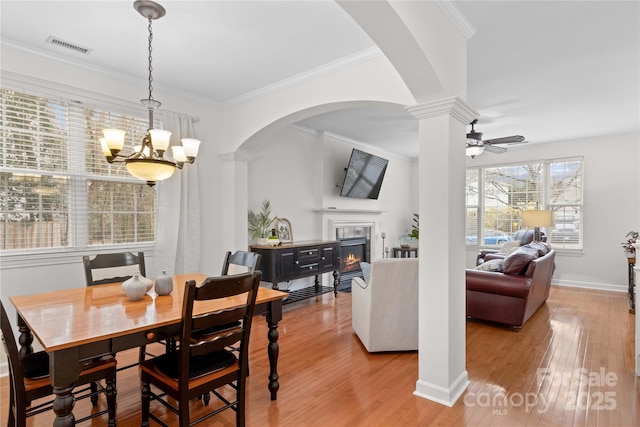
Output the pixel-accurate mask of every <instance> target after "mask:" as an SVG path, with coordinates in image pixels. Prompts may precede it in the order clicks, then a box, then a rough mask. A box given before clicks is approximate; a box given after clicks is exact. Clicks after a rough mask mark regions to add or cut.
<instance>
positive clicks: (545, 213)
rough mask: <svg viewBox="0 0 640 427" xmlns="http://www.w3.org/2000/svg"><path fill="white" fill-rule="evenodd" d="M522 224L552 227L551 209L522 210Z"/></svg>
mask: <svg viewBox="0 0 640 427" xmlns="http://www.w3.org/2000/svg"><path fill="white" fill-rule="evenodd" d="M522 225H523V226H525V227H553V211H551V210H529V211H522Z"/></svg>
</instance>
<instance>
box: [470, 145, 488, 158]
mask: <svg viewBox="0 0 640 427" xmlns="http://www.w3.org/2000/svg"><path fill="white" fill-rule="evenodd" d="M483 151H484V147H483V146H481V145H468V146H467V149H466V151H465V154H466V155H467V156H468V157H471V158H474V157H475V156H477V155H479V154H482V152H483Z"/></svg>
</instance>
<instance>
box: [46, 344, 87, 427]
mask: <svg viewBox="0 0 640 427" xmlns="http://www.w3.org/2000/svg"><path fill="white" fill-rule="evenodd" d="M49 372H50V376H51V384H52V385H53V393H54V394H55V395H56V397H55V399H54V401H53V412H55V414H56V419H55V420H54V421H53V426H54V427H72V426H74V425H75V421H76V419H75V417H74V416H73V406H74V397H73V393H72V391H73V387H74V383H75V382H76V381H77V379H78V377H79V376H80V355H79V353H78V348H77V347H72V348H68V349H64V350H59V351H54V352H52V353H49Z"/></svg>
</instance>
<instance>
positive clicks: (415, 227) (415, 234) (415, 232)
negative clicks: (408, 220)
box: [409, 213, 420, 239]
mask: <svg viewBox="0 0 640 427" xmlns="http://www.w3.org/2000/svg"><path fill="white" fill-rule="evenodd" d="M413 222H414V224H411V233H409V237H411V238H412V239H418V238H419V237H420V215H418V214H417V213H414V214H413Z"/></svg>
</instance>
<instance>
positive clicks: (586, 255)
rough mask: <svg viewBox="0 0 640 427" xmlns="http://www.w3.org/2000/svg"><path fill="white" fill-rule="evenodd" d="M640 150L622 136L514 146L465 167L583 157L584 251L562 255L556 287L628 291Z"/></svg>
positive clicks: (638, 206)
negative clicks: (628, 241)
mask: <svg viewBox="0 0 640 427" xmlns="http://www.w3.org/2000/svg"><path fill="white" fill-rule="evenodd" d="M639 151H640V148H639V145H638V135H623V136H613V137H601V138H591V139H584V140H579V141H566V142H560V143H553V144H529V145H520V146H510V147H509V151H508V152H507V153H505V154H500V155H496V154H491V153H484V154H482V155H481V156H478V157H476V158H475V159H468V160H467V166H473V165H491V164H508V163H516V162H525V161H530V160H541V159H551V158H554V159H556V158H563V157H577V156H582V157H583V158H584V217H583V222H582V224H581V227H582V230H583V235H584V250H583V253H582V254H570V253H566V252H562V251H559V253H558V254H557V257H556V267H557V268H556V272H555V274H554V283H556V284H561V285H567V286H579V287H587V288H599V289H610V290H619V291H626V289H627V284H628V276H627V260H626V258H625V256H624V253H623V250H622V247H621V245H620V243H621V242H623V241H624V237H625V235H626V234H627V232H628V231H630V230H636V231H638V230H637V227H638V216H639V215H640V197H639V194H638V187H639V184H640V182H639V177H638V173H637V169H638V165H637V161H638V156H639V155H640V153H639ZM476 253H477V248H468V250H467V266H468V267H471V266H473V265H474V263H475V257H476Z"/></svg>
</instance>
